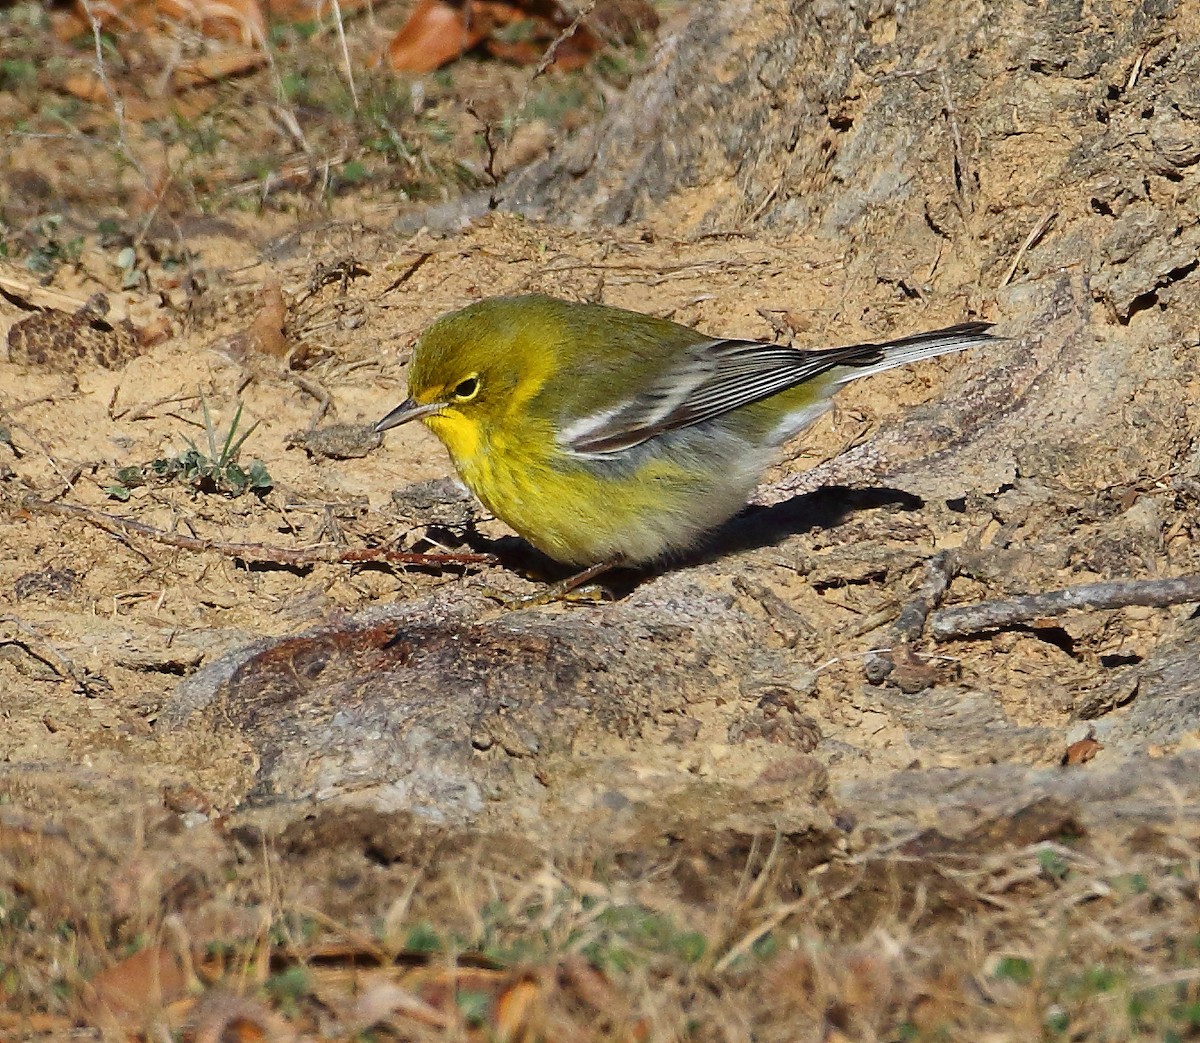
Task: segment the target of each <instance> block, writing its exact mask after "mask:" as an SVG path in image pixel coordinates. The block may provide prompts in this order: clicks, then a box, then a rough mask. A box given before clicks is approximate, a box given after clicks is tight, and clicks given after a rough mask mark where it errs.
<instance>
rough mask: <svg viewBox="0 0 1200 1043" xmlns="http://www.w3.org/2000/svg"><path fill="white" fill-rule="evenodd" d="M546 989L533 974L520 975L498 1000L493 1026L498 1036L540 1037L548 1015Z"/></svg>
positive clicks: (509, 1037) (504, 1037)
mask: <svg viewBox="0 0 1200 1043" xmlns="http://www.w3.org/2000/svg"><path fill="white" fill-rule="evenodd" d="M542 1007H543V1003H542V989H541V987H540V986H539V984H538V983H537V982H536V981H535V980H533V979H532V978H529V977H523V978H519V979H518V980H517V981H515V982H513V983H512V984H511V985H510V986H509V987H508V988H507V989H505V990H504V992H502V993H501V994H500V996H499V997H498V998H497V1000H496V1006H495V1019H494V1024H493V1026H492V1028H493V1030H494V1034H495V1036H496V1038H497V1039H539V1038H541V1037H542V1035H543V1033H542V1032H541V1031H540V1030H541V1028H542V1023H543V1022H544V1021H545V1017H544V1015H543V1012H542Z"/></svg>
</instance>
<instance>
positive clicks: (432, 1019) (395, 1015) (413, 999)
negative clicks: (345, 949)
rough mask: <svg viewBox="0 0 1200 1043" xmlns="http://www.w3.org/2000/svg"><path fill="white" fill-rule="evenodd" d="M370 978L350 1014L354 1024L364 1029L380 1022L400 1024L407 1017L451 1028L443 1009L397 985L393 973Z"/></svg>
mask: <svg viewBox="0 0 1200 1043" xmlns="http://www.w3.org/2000/svg"><path fill="white" fill-rule="evenodd" d="M364 977H367V976H364ZM369 979H371V980H369V982H368V984H366V985H365V986H364V987H362V989H361V991H360V992H359V994H358V1000H357V1002H356V1003H355V1005H354V1011H353V1013H352V1015H351V1017H350V1021H351V1023H352V1024H353V1025H355V1026H357V1027H358V1028H359V1029H360V1030H362V1031H364V1032H365V1031H367V1030H369V1029H370V1028H371V1027H372V1026H375V1025H381V1024H391V1025H396V1026H398V1025H399V1023H400V1022H401V1021H402V1020H404V1019H410V1020H413V1021H416V1022H418V1023H419V1024H422V1025H429V1026H431V1027H433V1028H447V1027H449V1025H450V1023H451V1022H450V1019H449V1018H448V1017H447V1016H446V1015H445V1014H443V1013H442V1011H441V1010H439V1009H438V1008H437V1007H435V1006H433V1005H432V1004H430V1003H427V1002H426V1001H425V1000H423V999H422V998H421V997H420V996H417V995H416V994H415V993H412V992H410V991H409V990H408V989H405V988H403V987H402V986H400V985H397V984H396V983H395V982H394V981H392V980H391V975H390V973H387V972H378V973H374V974H371V975H369Z"/></svg>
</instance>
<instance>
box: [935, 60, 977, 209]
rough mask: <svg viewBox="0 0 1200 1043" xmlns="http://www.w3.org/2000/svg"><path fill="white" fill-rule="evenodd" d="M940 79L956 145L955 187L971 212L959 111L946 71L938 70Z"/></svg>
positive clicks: (943, 103) (951, 133)
mask: <svg viewBox="0 0 1200 1043" xmlns="http://www.w3.org/2000/svg"><path fill="white" fill-rule="evenodd" d="M938 78H939V79H940V80H941V83H942V108H943V112H944V113H945V116H946V122H947V124H949V126H950V138H951V141H952V142H953V143H954V187H955V188H956V189H957V190H958V195H959V198H960V199H961V200H962V201H963V203H964V204H966V207H967V210H968V211H970V210H972V209H974V208H973V206H972V204H971V197H970V194H969V192H968V187H969V185H970V176H969V174H968V172H967V151H966V149H965V148H963V139H962V130H961V129H960V128H959V125H958V109H957V107H956V106H955V104H954V97H953V95H952V94H951V93H950V81H949V79H947V78H946V70H945V69H938Z"/></svg>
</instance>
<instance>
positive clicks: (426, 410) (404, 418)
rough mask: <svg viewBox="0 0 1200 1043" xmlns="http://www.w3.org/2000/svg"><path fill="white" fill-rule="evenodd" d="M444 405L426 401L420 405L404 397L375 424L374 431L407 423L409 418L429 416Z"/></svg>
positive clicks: (379, 431) (380, 431) (382, 430)
mask: <svg viewBox="0 0 1200 1043" xmlns="http://www.w3.org/2000/svg"><path fill="white" fill-rule="evenodd" d="M444 406H445V403H444V402H426V403H425V405H421V403H419V402H414V401H413V400H412V399H411V398H406V399H405V400H404V401H403V402H401V403H400V405H398V406H397V407H396V408H395V409H393V410H392V411H391V412H390V413H388V415H387V416H385V417H384V418H383V419H382V420H380V421H379V423H378V424H376V425H375V428H374V430H375V433H376V434H380V433H382V432H384V431H387V430H390V429H391V428H393V427H399V426H400V425H401V424H407V423H408V422H409V421H410V420H420V419H421V417H423V416H430V415H432V414H433V413H436V412H438V410H440V409H442V408H443V407H444Z"/></svg>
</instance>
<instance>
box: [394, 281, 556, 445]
mask: <svg viewBox="0 0 1200 1043" xmlns="http://www.w3.org/2000/svg"><path fill="white" fill-rule="evenodd" d="M543 300H545V301H547V302H550V303H551V304H555V303H557V302H551V301H550V298H544V299H543V298H538V297H492V298H489V299H487V300H483V301H480V302H478V303H477V304H473V305H471V306H469V307H467V308H464V309H462V310H461V311H457V312H454V313H453V314H450V315H446V316H444V317H443V318H441V319H439V320H438V321H437V322H435V323H434V324H433V325H432V326H430V327H429V329H428V330H426V331H425V333H424V334H422V336H421V338H420V340H418V341H417V345H416V347H415V348H414V349H413V357H412V363H411V365H410V367H409V373H408V398H407V399H406V400H405V401H403V402H401V403H400V405H398V406H397V407H396V408H395V409H393V410H392V411H391V412H390V413H388V414H387V416H385V417H384V418H383V419H382V420H380V421H379V423H377V424H376V425H375V430H376V431H387V430H388V429H390V428H393V427H397V426H398V425H400V424H404V423H407V422H408V421H410V420H421V421H422V422H423V423H425V424H426V426H428V427H429V429H430V430H431V431H433V432H434V434H436V435H437V436H438V437H439V438H440V439H441V440H442V441H443V442H444V443H445V444H446V447H447V448H448V449H449V450H450V452H451V454H452V455H453V456H454V457H455V458H456V460H461V459H462V458H463V457H465V456H472V455H474V453H475V452H476V451H478V449H479V446H480V442H481V439H482V438H483V437H484V436H485V435H486V434H487V433H489V432H491V431H495V430H496V429H497V428H501V427H503V425H505V424H506V423H513V422H515V421H516V420H519V419H520V418H521V417H522V416H523V415H525V412H524V407H525V406H526V405H527V404H528V402H529V400H530V399H532V398H533V396H534V395H536V394H537V393H538V392H539V391H540V390H541V389H542V387H543V385H544V383H545V381H546V378H547V376H548V375H549V373H550V372H551V369H552V368H553V364H554V359H553V350H552V347H553V345H552V340H553V335H552V333H551V330H552V329H553V328H554V326H555V325H556V324H555V323H554V322H553V316H550V315H547V314H544V313H543V312H544V308H543V307H540V306H539V305H540V304H541V302H542V301H543Z"/></svg>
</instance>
